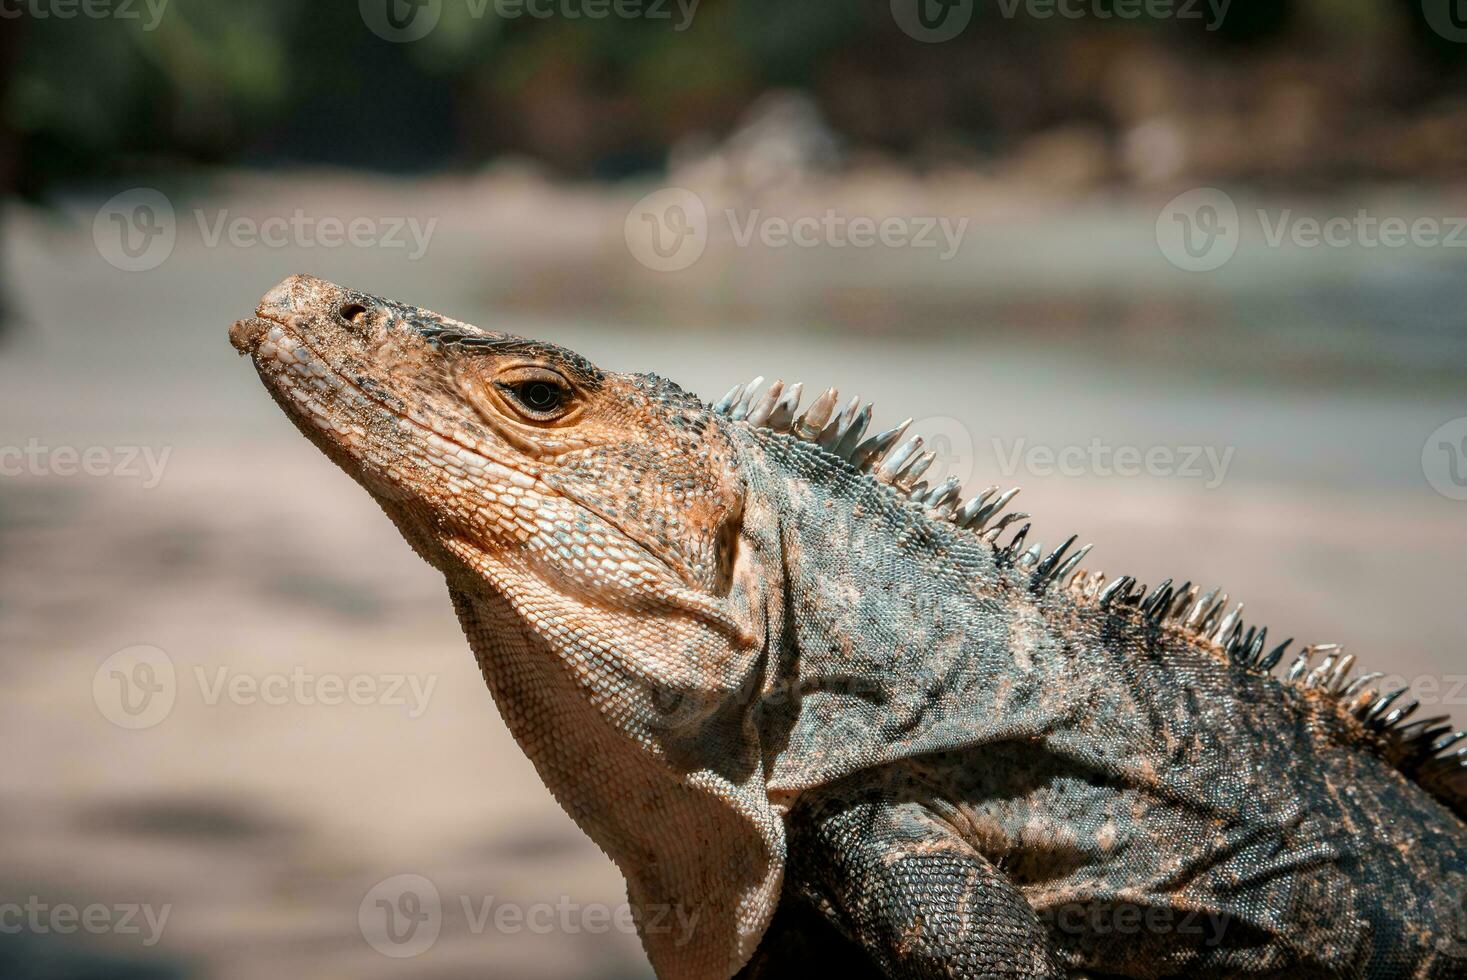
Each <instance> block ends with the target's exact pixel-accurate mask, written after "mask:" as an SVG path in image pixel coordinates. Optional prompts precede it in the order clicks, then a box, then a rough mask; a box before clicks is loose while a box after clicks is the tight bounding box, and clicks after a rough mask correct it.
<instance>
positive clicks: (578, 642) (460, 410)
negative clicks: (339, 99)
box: [230, 276, 783, 977]
mask: <svg viewBox="0 0 1467 980" xmlns="http://www.w3.org/2000/svg"><path fill="white" fill-rule="evenodd" d="M230 340H231V342H232V343H233V344H234V346H235V347H236V348H237V349H238V350H239V351H240V352H241V353H244V354H248V355H250V356H251V357H252V358H253V361H254V364H255V367H256V369H257V370H258V371H259V374H260V377H261V379H262V380H263V381H264V383H265V385H266V387H267V388H268V389H269V391H270V393H271V394H272V395H273V396H274V398H275V400H276V401H277V402H278V403H279V404H280V406H281V407H282V408H283V409H284V410H285V412H286V414H287V415H288V416H289V417H290V418H291V419H292V421H294V422H295V423H296V425H297V426H298V427H299V428H300V429H301V430H302V431H303V432H304V433H305V434H306V435H307V437H309V438H310V439H311V440H312V441H313V442H314V443H315V444H316V445H317V446H318V447H320V448H321V449H322V450H323V451H324V452H325V453H326V454H327V455H328V456H329V457H330V458H331V459H332V460H334V461H335V462H336V463H337V464H338V465H340V466H341V467H342V468H343V469H344V470H346V471H347V472H348V473H349V474H350V475H351V476H353V477H354V478H355V479H356V480H358V482H360V483H361V484H362V485H363V486H364V487H366V489H367V490H368V491H370V492H371V494H372V495H373V496H374V497H375V498H376V499H377V500H378V502H379V503H380V504H381V505H382V507H383V508H384V510H386V511H387V513H388V515H389V516H390V517H391V518H392V519H393V520H394V522H395V523H396V524H397V525H398V527H399V528H400V529H401V530H402V532H403V534H404V535H405V536H406V537H407V539H408V541H409V542H410V543H411V544H412V545H413V547H414V548H415V549H416V550H417V551H418V552H419V553H420V554H421V555H422V556H423V557H425V558H426V559H427V560H428V561H429V562H431V563H432V564H433V565H435V566H436V567H438V568H439V569H440V570H442V571H443V572H444V574H445V575H446V577H447V579H448V583H449V587H450V590H451V592H452V593H453V596H454V600H455V606H456V608H457V610H458V613H459V615H460V618H461V620H462V622H463V625H464V627H465V630H466V632H467V633H468V635H469V638H470V641H471V643H472V645H473V646H474V649H475V653H476V655H477V656H478V658H479V661H480V665H481V667H482V669H483V672H484V675H485V678H486V680H487V681H488V683H489V686H490V688H491V689H492V690H493V692H494V695H495V700H496V702H497V703H498V705H499V708H500V710H501V713H502V714H503V715H504V717H505V720H506V722H507V723H508V724H509V726H510V728H511V730H512V731H513V732H514V734H515V736H516V738H517V739H518V740H519V742H520V744H521V745H522V747H523V748H524V749H525V751H526V752H527V754H528V755H529V756H530V757H531V759H532V761H534V763H535V764H536V766H537V768H538V769H539V771H540V773H541V776H542V777H543V778H544V779H545V781H546V783H547V785H548V786H549V787H550V789H551V790H552V792H554V793H555V794H556V796H557V798H558V799H559V800H560V801H561V803H562V804H563V805H564V806H565V807H566V808H567V810H568V811H569V812H570V813H571V815H572V816H573V817H574V818H575V819H576V820H577V821H578V822H579V823H580V824H581V825H582V827H583V828H584V829H586V830H587V832H588V833H589V834H590V835H591V836H592V838H593V839H595V840H596V841H597V842H598V843H599V844H600V845H601V846H602V847H603V848H604V849H605V850H607V852H608V853H609V854H610V855H611V857H612V858H613V859H614V860H615V861H616V862H617V863H618V865H619V866H620V867H621V869H622V871H623V873H624V874H625V875H626V876H627V880H628V886H629V892H630V895H631V898H632V902H633V906H634V908H636V909H638V911H639V914H640V921H639V928H640V931H641V933H642V938H643V942H644V944H645V945H646V947H647V950H648V953H649V956H650V957H651V959H652V961H653V964H654V966H655V967H656V968H657V970H658V972H659V973H660V974H663V975H666V976H698V977H701V976H709V977H715V976H727V975H729V974H730V973H732V972H733V971H734V970H736V969H737V968H738V967H739V966H740V965H741V964H742V962H743V961H744V960H745V959H746V958H747V957H748V955H749V954H750V953H751V952H752V950H753V947H754V945H755V944H756V943H757V940H758V938H759V935H760V933H761V932H762V930H763V928H764V924H765V923H766V922H767V919H768V917H769V915H770V914H771V913H772V910H773V906H774V903H775V900H776V896H777V893H778V888H779V881H780V875H781V871H782V867H783V838H782V829H781V827H780V824H779V820H778V818H777V817H776V816H775V815H774V813H773V811H772V809H771V807H770V806H769V803H768V799H767V796H766V793H765V789H764V780H763V760H762V755H761V752H760V748H759V745H758V740H757V736H755V734H754V733H753V731H752V729H751V726H750V722H749V720H748V717H747V711H746V710H745V708H746V707H747V705H748V703H749V702H750V701H751V700H752V698H753V695H754V693H755V689H757V687H758V685H759V680H758V677H757V671H758V669H759V664H760V662H761V658H760V653H761V651H762V649H763V635H762V631H763V629H764V616H763V614H762V612H761V609H760V603H761V602H762V598H761V597H762V595H763V593H764V591H765V590H764V589H763V587H762V582H763V580H764V576H762V575H761V574H759V573H758V571H757V570H756V569H755V567H754V563H753V561H752V560H751V559H750V558H749V557H748V554H747V550H748V549H746V548H744V547H743V546H742V545H741V534H740V522H741V516H742V513H743V506H744V499H745V490H744V487H743V485H742V480H741V476H740V472H739V459H738V453H737V451H736V448H735V446H734V445H733V444H732V442H731V441H730V439H729V437H728V434H727V432H726V431H725V430H724V428H723V426H722V425H720V424H719V421H720V420H719V419H718V418H717V417H716V416H714V415H712V414H711V413H710V412H709V411H708V410H707V409H706V408H704V407H703V406H702V405H701V403H700V402H698V401H697V399H695V398H693V397H691V396H690V395H687V394H686V393H684V392H683V391H682V390H681V389H679V388H678V387H677V386H675V385H673V384H671V383H670V382H667V381H664V380H662V379H660V378H657V377H655V376H650V375H626V374H613V373H609V372H605V371H602V370H600V369H598V368H597V367H596V366H595V365H593V364H591V363H590V362H588V361H587V360H585V359H584V358H582V357H580V356H579V355H576V354H574V353H572V352H570V351H568V350H565V349H563V348H560V347H556V346H554V345H551V344H545V343H539V342H536V341H531V340H525V339H522V338H519V337H514V336H510V335H507V334H502V333H491V332H488V331H484V330H480V329H478V328H476V327H473V326H470V325H468V324H465V323H461V322H459V321H456V320H451V319H449V318H447V317H443V316H440V315H438V314H435V313H431V312H428V311H426V310H421V309H417V308H415V307H411V306H406V305H403V304H400V303H394V302H389V301H386V300H382V299H379V298H377V297H374V296H370V295H366V294H363V293H359V292H355V291H352V290H349V289H345V288H342V287H340V286H337V285H334V284H332V283H329V282H325V281H323V280H320V279H315V278H311V277H308V276H292V277H290V278H288V279H286V280H285V281H283V282H281V283H280V284H279V285H277V286H276V287H275V288H273V289H271V290H270V291H269V292H268V293H267V294H266V295H265V297H264V298H263V299H262V300H261V301H260V305H259V307H258V309H257V310H256V315H255V316H253V317H249V318H246V319H242V320H239V321H238V322H236V323H235V324H234V326H233V327H232V328H231V330H230ZM741 553H742V557H741ZM469 765H472V763H467V762H466V767H467V766H469ZM466 771H467V770H466Z"/></svg>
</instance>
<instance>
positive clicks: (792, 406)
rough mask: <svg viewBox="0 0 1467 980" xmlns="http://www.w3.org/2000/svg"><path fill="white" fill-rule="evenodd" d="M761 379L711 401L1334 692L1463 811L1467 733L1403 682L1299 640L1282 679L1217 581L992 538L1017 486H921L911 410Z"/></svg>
mask: <svg viewBox="0 0 1467 980" xmlns="http://www.w3.org/2000/svg"><path fill="white" fill-rule="evenodd" d="M763 382H764V378H763V377H762V376H761V377H757V378H755V379H754V380H753V381H750V382H749V383H748V384H741V385H735V386H734V387H733V388H731V389H729V392H728V394H726V395H724V396H723V398H721V399H719V401H718V402H717V403H716V404H715V405H714V406H713V410H714V411H715V412H717V413H719V414H720V415H724V416H727V417H728V418H730V419H732V420H733V421H735V422H745V423H747V424H748V425H750V426H754V427H756V428H762V429H767V430H770V431H773V432H780V433H786V434H790V435H793V436H795V437H796V438H799V439H802V440H805V441H806V442H810V443H813V444H814V445H816V446H819V447H820V448H821V449H823V450H825V451H826V452H828V453H830V454H831V455H833V456H836V457H839V458H840V459H842V460H844V461H845V462H846V463H847V464H849V465H850V466H852V467H854V468H855V469H856V470H858V471H859V472H862V473H865V474H867V475H868V476H870V477H871V478H872V479H874V480H875V481H877V482H878V483H883V484H886V485H887V486H889V487H891V488H892V489H893V490H894V491H896V492H897V493H899V494H901V495H903V496H904V497H905V498H906V499H908V500H909V501H910V502H911V503H912V504H914V505H916V506H917V507H920V508H921V509H922V510H923V511H924V512H925V513H926V515H927V516H928V517H929V518H932V519H935V520H941V521H946V522H948V523H951V524H953V525H955V526H957V527H959V528H962V529H965V530H970V531H972V532H974V533H975V534H977V535H979V536H980V538H981V540H982V541H983V542H985V543H986V544H988V545H989V546H990V547H991V548H992V549H993V552H994V556H995V560H996V562H997V563H998V564H999V565H1000V566H1001V567H1007V568H1011V569H1014V570H1017V571H1023V570H1029V572H1030V574H1029V581H1028V585H1029V588H1030V589H1031V590H1032V591H1033V592H1035V593H1040V592H1043V591H1045V590H1047V589H1049V588H1050V587H1051V586H1053V585H1054V584H1055V583H1060V585H1061V588H1063V589H1065V590H1066V591H1068V592H1069V593H1071V594H1072V595H1074V596H1075V597H1077V598H1080V599H1083V600H1086V601H1092V602H1094V603H1096V604H1097V605H1098V606H1100V608H1102V609H1106V610H1110V611H1112V612H1115V613H1117V614H1122V613H1129V614H1132V615H1135V616H1139V617H1141V618H1143V619H1145V620H1147V621H1149V622H1151V623H1154V624H1156V625H1158V626H1169V627H1172V628H1176V629H1179V630H1182V631H1184V632H1185V633H1187V634H1188V635H1189V636H1191V637H1192V638H1194V639H1196V640H1198V641H1200V642H1202V643H1206V644H1211V645H1213V646H1215V647H1217V648H1218V649H1220V650H1221V651H1222V652H1223V653H1224V654H1225V655H1226V656H1227V658H1228V660H1229V661H1230V662H1231V663H1232V664H1234V665H1236V666H1237V667H1238V668H1239V669H1241V670H1246V671H1250V672H1253V673H1257V674H1262V675H1266V676H1269V677H1272V678H1273V679H1275V680H1278V681H1279V682H1280V683H1284V684H1289V685H1292V686H1294V687H1295V688H1297V689H1299V690H1301V691H1309V692H1314V693H1316V694H1323V695H1325V696H1326V697H1330V698H1332V699H1334V700H1335V701H1336V702H1337V703H1338V705H1339V707H1340V709H1341V710H1342V711H1344V712H1345V713H1346V714H1348V715H1350V716H1352V717H1353V718H1354V719H1355V720H1356V721H1358V722H1359V723H1360V724H1361V725H1362V726H1363V727H1364V729H1365V730H1366V731H1367V732H1368V733H1370V734H1371V735H1372V736H1374V737H1375V738H1376V740H1377V742H1376V744H1377V745H1378V746H1380V747H1381V749H1382V750H1383V754H1384V755H1385V757H1386V758H1387V759H1389V760H1390V761H1391V762H1392V763H1394V764H1395V766H1396V767H1397V768H1398V769H1400V770H1401V771H1402V772H1403V773H1405V774H1406V775H1407V776H1410V777H1411V778H1413V779H1414V780H1416V782H1417V783H1419V784H1420V785H1421V786H1422V787H1423V788H1425V789H1426V790H1427V791H1429V792H1431V793H1432V794H1434V795H1435V796H1437V797H1438V798H1439V799H1441V800H1442V801H1444V802H1445V803H1446V804H1447V805H1448V806H1450V807H1451V808H1452V809H1453V810H1454V811H1456V813H1457V814H1458V815H1459V816H1462V817H1463V818H1464V819H1467V730H1460V731H1454V730H1453V727H1452V725H1451V724H1450V718H1449V717H1448V716H1447V715H1437V716H1435V717H1431V718H1424V719H1420V720H1416V721H1408V720H1409V719H1410V718H1411V717H1412V716H1413V715H1414V714H1415V713H1416V711H1417V709H1418V708H1420V706H1421V705H1420V702H1419V701H1417V700H1415V699H1410V700H1405V701H1403V700H1402V698H1403V697H1404V696H1405V695H1406V693H1407V690H1408V689H1407V688H1405V687H1400V688H1396V689H1394V690H1391V691H1384V690H1381V689H1378V688H1376V687H1375V686H1373V685H1374V682H1375V681H1377V680H1379V679H1380V678H1381V677H1383V676H1384V675H1383V674H1380V673H1368V674H1361V675H1359V676H1356V677H1351V676H1350V671H1351V669H1352V667H1353V666H1354V664H1355V658H1354V656H1353V655H1350V654H1346V653H1345V652H1344V650H1343V648H1342V647H1341V646H1339V645H1338V644H1334V643H1317V644H1312V645H1308V646H1304V647H1302V648H1301V649H1300V650H1299V652H1298V654H1297V655H1296V656H1295V658H1294V660H1293V661H1292V663H1291V664H1290V666H1289V668H1288V669H1287V670H1286V671H1285V672H1284V673H1283V676H1282V677H1281V678H1280V677H1278V676H1277V675H1275V674H1274V669H1275V668H1276V667H1277V666H1278V665H1279V664H1280V663H1281V662H1282V661H1283V659H1284V657H1285V656H1286V654H1287V652H1288V648H1289V645H1290V644H1292V643H1293V642H1294V641H1293V639H1292V638H1290V639H1287V640H1284V641H1283V642H1282V643H1279V644H1278V645H1276V646H1274V647H1272V648H1269V647H1268V643H1267V640H1268V628H1267V627H1257V626H1248V627H1246V629H1245V626H1244V622H1243V619H1242V615H1243V604H1242V603H1241V602H1240V603H1238V604H1237V605H1236V606H1235V607H1234V608H1233V609H1232V610H1231V611H1230V612H1227V611H1226V610H1227V607H1228V596H1227V594H1226V593H1223V592H1221V590H1219V589H1213V590H1211V591H1210V592H1207V593H1206V594H1203V595H1200V596H1199V594H1198V593H1199V589H1198V587H1196V586H1194V585H1193V584H1192V583H1191V582H1184V583H1182V584H1181V585H1180V586H1175V587H1174V586H1173V585H1172V580H1171V579H1167V580H1166V581H1164V582H1162V583H1161V584H1160V585H1158V586H1156V588H1154V589H1148V588H1147V587H1146V586H1145V585H1141V586H1139V587H1138V586H1137V582H1136V579H1134V578H1132V577H1131V576H1129V575H1122V576H1120V577H1119V578H1115V579H1112V580H1109V581H1107V579H1106V576H1105V575H1104V574H1103V573H1101V572H1089V571H1087V570H1086V569H1083V568H1080V567H1079V566H1080V562H1081V561H1082V560H1084V558H1085V556H1086V555H1087V554H1088V553H1089V552H1090V548H1091V545H1088V544H1087V545H1085V546H1084V547H1082V548H1079V549H1078V550H1076V551H1075V552H1074V553H1072V554H1069V555H1068V557H1066V552H1068V551H1069V548H1070V547H1071V546H1072V545H1073V544H1074V543H1075V540H1076V537H1075V535H1071V536H1070V537H1069V539H1068V540H1066V541H1065V543H1064V544H1062V545H1060V546H1059V547H1058V548H1056V549H1055V550H1054V551H1053V552H1051V553H1050V554H1049V555H1047V556H1046V555H1045V553H1044V546H1043V545H1041V544H1039V543H1038V542H1035V543H1034V544H1033V545H1031V546H1030V547H1029V548H1028V549H1027V550H1023V545H1024V541H1025V539H1026V537H1027V536H1028V533H1029V529H1030V525H1029V524H1027V523H1026V524H1023V525H1022V526H1021V527H1020V528H1019V529H1018V531H1017V532H1016V533H1015V534H1014V535H1013V536H1012V537H1011V538H1010V539H1009V541H1008V543H1007V544H1004V545H1000V544H999V543H998V539H999V538H1000V537H1001V536H1002V535H1003V533H1004V532H1005V531H1006V530H1007V529H1008V527H1009V526H1010V525H1011V524H1015V523H1017V522H1019V521H1022V520H1024V519H1025V518H1027V517H1028V516H1029V515H1028V514H1025V513H1019V512H1011V513H1009V514H1005V515H1004V516H1002V517H1000V516H999V514H1000V513H1001V512H1002V511H1003V509H1004V508H1005V507H1006V506H1007V505H1008V504H1009V502H1010V501H1012V500H1013V499H1014V497H1015V495H1017V494H1018V492H1019V488H1018V487H1014V488H1012V489H1010V490H1006V491H1004V492H1003V493H1001V494H1000V493H999V492H998V487H997V486H990V487H987V488H985V489H984V490H983V491H982V492H980V493H978V494H976V495H974V496H973V497H971V498H970V499H969V500H967V501H966V502H962V501H961V498H960V493H961V484H960V481H959V480H958V479H957V478H956V477H950V478H948V479H947V480H946V481H944V482H943V483H942V484H940V485H939V486H937V487H929V486H928V485H927V483H926V482H925V481H922V480H921V477H922V474H923V473H925V472H926V471H927V469H928V467H930V466H931V465H932V462H933V460H934V459H936V455H937V454H936V453H934V452H931V451H927V452H924V451H923V448H922V447H923V441H922V437H921V436H919V435H914V436H912V437H911V438H909V439H906V440H905V441H902V437H903V436H904V435H905V434H906V431H907V427H908V426H910V425H911V424H912V420H911V419H907V420H906V421H904V422H902V423H901V424H900V425H897V426H894V427H892V428H890V429H887V430H886V431H884V432H879V433H876V434H875V435H872V436H869V437H867V436H866V429H867V427H868V426H869V425H870V423H871V413H872V406H871V404H870V403H869V402H868V403H865V404H862V402H861V400H860V398H858V397H853V398H851V399H850V401H848V402H847V403H846V405H845V407H844V408H842V409H840V410H839V411H837V405H838V404H839V397H840V396H839V393H838V392H837V391H836V389H834V388H828V389H826V390H825V391H824V392H823V393H822V394H821V395H819V396H818V397H817V398H816V399H815V400H814V401H813V402H811V403H810V406H809V408H807V409H806V410H805V411H804V413H803V414H798V413H799V407H800V399H801V395H802V393H803V391H804V388H803V385H800V384H793V385H790V386H789V387H785V384H784V382H783V381H775V382H774V383H773V384H771V385H770V386H769V387H768V388H766V389H764V391H763V392H762V393H761V392H760V390H759V386H760V385H761V384H763ZM863 437H864V438H863ZM1265 651H1266V652H1265ZM1316 660H1317V661H1318V662H1317V663H1316Z"/></svg>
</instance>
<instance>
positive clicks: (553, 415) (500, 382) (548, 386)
mask: <svg viewBox="0 0 1467 980" xmlns="http://www.w3.org/2000/svg"><path fill="white" fill-rule="evenodd" d="M494 387H495V388H496V389H498V390H499V392H500V393H501V394H502V395H503V396H504V401H505V402H506V403H508V405H509V407H510V408H512V409H514V410H515V411H516V412H518V413H519V414H520V415H522V416H524V417H525V418H526V419H528V420H529V421H532V422H553V421H555V420H556V419H558V418H561V417H562V416H564V415H565V413H566V411H567V410H568V409H569V407H570V402H571V399H572V397H573V395H574V391H573V390H572V388H571V386H570V382H568V381H566V380H565V379H564V378H562V377H561V376H560V375H559V374H557V373H555V372H554V371H551V370H549V369H547V368H516V369H512V370H510V371H506V372H505V373H504V374H502V375H500V376H499V377H498V378H495V379H494Z"/></svg>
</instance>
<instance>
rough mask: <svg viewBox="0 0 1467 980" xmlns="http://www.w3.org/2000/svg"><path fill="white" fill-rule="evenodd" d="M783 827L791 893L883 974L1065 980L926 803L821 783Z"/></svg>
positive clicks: (1010, 892) (981, 860)
mask: <svg viewBox="0 0 1467 980" xmlns="http://www.w3.org/2000/svg"><path fill="white" fill-rule="evenodd" d="M787 826H788V828H789V834H790V838H789V854H790V865H789V870H788V874H790V875H791V876H792V879H793V880H792V882H791V884H792V885H793V889H794V890H798V891H800V892H801V893H803V894H804V896H805V898H806V899H807V900H808V901H811V902H813V903H814V904H815V905H816V907H818V908H820V909H822V910H823V911H824V913H825V914H826V916H827V917H829V918H830V919H831V921H832V922H833V923H834V924H835V925H836V926H837V927H838V928H839V929H840V930H841V931H842V932H844V933H845V934H846V935H847V936H849V937H850V938H851V939H852V940H853V941H854V942H856V943H858V944H859V945H861V946H862V947H864V949H865V950H866V953H867V955H869V956H870V957H871V958H872V959H873V960H874V961H875V962H876V963H877V965H879V966H880V967H881V969H882V970H883V971H884V972H885V973H886V974H887V976H889V977H894V978H904V980H905V978H910V980H927V978H929V977H943V978H996V977H1021V978H1028V980H1051V978H1053V980H1064V978H1065V976H1066V973H1065V970H1064V969H1063V968H1062V967H1060V966H1059V965H1058V960H1057V959H1056V958H1055V956H1054V953H1053V950H1052V948H1051V946H1050V942H1049V938H1048V935H1047V934H1046V932H1045V930H1044V927H1043V926H1042V925H1041V923H1040V922H1039V920H1038V918H1037V917H1036V916H1035V914H1034V911H1033V909H1031V908H1030V907H1029V905H1028V903H1027V902H1025V900H1024V898H1023V896H1022V895H1021V894H1020V893H1019V891H1018V889H1017V888H1015V887H1014V885H1013V884H1012V883H1011V882H1010V881H1009V880H1008V878H1007V877H1005V875H1004V874H1003V872H1001V871H1000V870H999V869H998V868H996V867H994V865H993V864H992V863H990V862H989V861H988V860H987V859H986V858H985V857H984V856H983V855H982V854H980V853H979V852H978V851H977V850H976V849H975V848H974V847H973V846H972V845H971V844H969V843H968V842H967V841H966V840H964V839H963V838H962V837H961V836H959V835H958V834H957V833H956V832H955V831H954V830H953V829H952V827H951V826H950V825H949V824H947V823H945V822H944V821H943V820H942V819H941V818H940V817H938V816H937V815H936V814H935V813H934V812H933V811H932V810H931V809H930V808H928V807H927V806H926V805H924V804H923V803H921V802H919V801H916V800H910V799H902V798H899V797H895V796H893V795H891V794H888V793H882V792H875V791H870V790H867V791H865V792H862V793H859V794H852V793H849V792H846V793H841V792H839V791H838V790H837V791H833V792H832V791H827V792H826V793H824V794H822V795H821V796H820V797H819V798H815V799H810V800H807V801H805V802H802V803H801V804H800V805H799V806H798V807H797V808H796V810H795V811H794V812H793V813H791V815H790V819H789V820H788V821H787Z"/></svg>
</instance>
